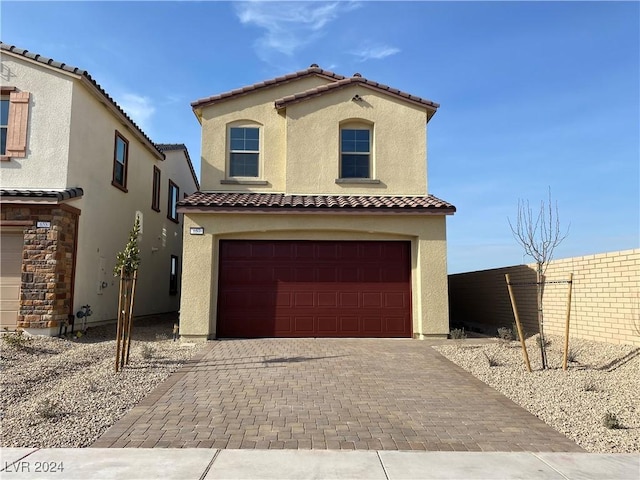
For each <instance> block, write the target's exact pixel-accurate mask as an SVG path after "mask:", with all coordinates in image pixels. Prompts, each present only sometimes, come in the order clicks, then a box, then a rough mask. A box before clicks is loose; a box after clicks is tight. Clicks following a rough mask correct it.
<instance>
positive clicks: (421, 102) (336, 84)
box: [275, 75, 440, 118]
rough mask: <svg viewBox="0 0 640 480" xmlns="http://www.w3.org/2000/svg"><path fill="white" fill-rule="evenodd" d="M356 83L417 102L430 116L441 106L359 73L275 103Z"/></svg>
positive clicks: (307, 96) (294, 99) (279, 105)
mask: <svg viewBox="0 0 640 480" xmlns="http://www.w3.org/2000/svg"><path fill="white" fill-rule="evenodd" d="M354 84H358V85H362V86H363V87H366V88H370V89H372V90H377V91H379V92H383V93H388V94H391V95H394V96H396V97H399V98H402V99H404V100H406V101H409V102H411V103H414V104H417V105H419V106H421V107H427V109H429V110H430V111H431V112H432V113H431V115H430V116H429V118H430V117H431V116H432V115H433V114H434V113H435V111H436V109H437V108H438V107H439V106H440V104H438V103H435V102H432V101H431V100H426V99H423V98H420V97H416V96H415V95H410V94H408V93H405V92H402V91H400V90H398V89H397V88H391V87H389V86H387V85H383V84H381V83H378V82H374V81H372V80H367V79H366V78H363V77H361V76H359V75H355V76H353V77H350V78H344V79H342V80H338V81H336V82H332V83H328V84H326V85H321V86H319V87H315V88H312V89H310V90H306V91H304V92H300V93H296V94H295V95H289V96H286V97H283V98H279V99H278V100H276V102H275V105H276V108H284V107H286V106H287V105H290V104H292V103H297V102H301V101H303V100H307V99H309V98H313V97H317V96H319V95H322V94H324V93H326V92H329V91H332V90H336V89H340V88H344V87H347V86H349V85H354Z"/></svg>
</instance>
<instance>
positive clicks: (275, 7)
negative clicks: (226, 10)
mask: <svg viewBox="0 0 640 480" xmlns="http://www.w3.org/2000/svg"><path fill="white" fill-rule="evenodd" d="M235 5H236V13H237V15H238V18H239V19H240V22H241V23H242V24H244V25H255V26H257V27H260V28H262V29H264V30H265V33H264V35H263V36H261V37H260V38H259V39H258V40H257V41H256V48H257V53H258V56H260V57H261V58H262V59H263V60H265V59H266V58H267V57H268V56H269V55H270V54H271V53H272V52H279V53H283V54H285V55H288V56H291V55H293V54H294V53H296V51H298V50H299V49H300V48H302V47H303V46H305V45H307V44H309V43H311V42H313V41H314V40H316V39H318V38H319V37H320V36H322V34H323V28H324V27H325V26H327V24H329V23H330V22H331V21H333V20H335V19H336V18H338V17H339V16H340V15H342V14H344V13H346V12H349V11H351V10H353V9H355V8H358V7H359V3H358V2H346V1H334V2H265V1H250V2H240V3H237V4H235Z"/></svg>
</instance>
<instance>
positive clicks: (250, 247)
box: [217, 240, 411, 337]
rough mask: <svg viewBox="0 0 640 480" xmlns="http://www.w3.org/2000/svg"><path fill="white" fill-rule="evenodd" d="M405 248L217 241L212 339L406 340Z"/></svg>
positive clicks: (408, 319)
mask: <svg viewBox="0 0 640 480" xmlns="http://www.w3.org/2000/svg"><path fill="white" fill-rule="evenodd" d="M236 243H237V244H238V245H236ZM409 246H410V244H409V242H348V241H341V242H326V241H255V240H247V241H244V240H243V241H232V240H223V241H221V242H220V266H219V281H218V284H219V295H218V299H219V300H218V329H217V331H218V335H219V336H221V337H225V336H227V337H261V336H276V337H277V336H282V337H295V336H333V337H340V336H352V337H358V336H370V337H374V336H375V337H384V336H396V337H410V336H411V312H410V306H411V287H410V278H411V275H410V272H411V268H410V248H409Z"/></svg>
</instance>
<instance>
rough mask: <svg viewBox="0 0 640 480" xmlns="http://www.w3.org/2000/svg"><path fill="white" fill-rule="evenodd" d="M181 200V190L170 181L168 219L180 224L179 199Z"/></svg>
mask: <svg viewBox="0 0 640 480" xmlns="http://www.w3.org/2000/svg"><path fill="white" fill-rule="evenodd" d="M179 198H180V188H178V186H177V185H176V184H175V183H173V182H172V181H171V180H169V204H168V207H167V218H169V220H173V221H174V222H176V223H177V222H178V199H179Z"/></svg>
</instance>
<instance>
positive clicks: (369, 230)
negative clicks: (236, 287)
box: [180, 214, 449, 339]
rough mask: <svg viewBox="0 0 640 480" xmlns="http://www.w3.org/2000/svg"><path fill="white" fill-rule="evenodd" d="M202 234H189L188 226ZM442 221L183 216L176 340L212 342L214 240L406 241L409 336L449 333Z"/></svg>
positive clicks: (376, 217)
mask: <svg viewBox="0 0 640 480" xmlns="http://www.w3.org/2000/svg"><path fill="white" fill-rule="evenodd" d="M192 226H197V227H203V228H204V232H205V234H204V235H189V227H192ZM445 236H446V234H445V217H444V216H424V217H418V216H412V215H384V216H383V215H338V214H335V215H325V214H322V215H320V214H307V215H302V214H187V215H185V235H184V251H185V257H184V265H183V267H184V269H183V277H182V285H183V294H182V300H181V306H180V312H181V315H180V335H181V336H182V337H184V338H199V339H204V338H215V332H216V331H215V326H216V311H217V282H218V266H217V258H218V243H219V240H220V239H265V240H277V239H282V240H409V241H411V245H412V249H411V250H412V259H411V261H412V285H411V287H412V309H413V310H412V318H413V334H414V337H416V338H423V337H424V336H446V335H447V333H448V331H449V316H448V303H447V275H446V271H447V265H446V238H445Z"/></svg>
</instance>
